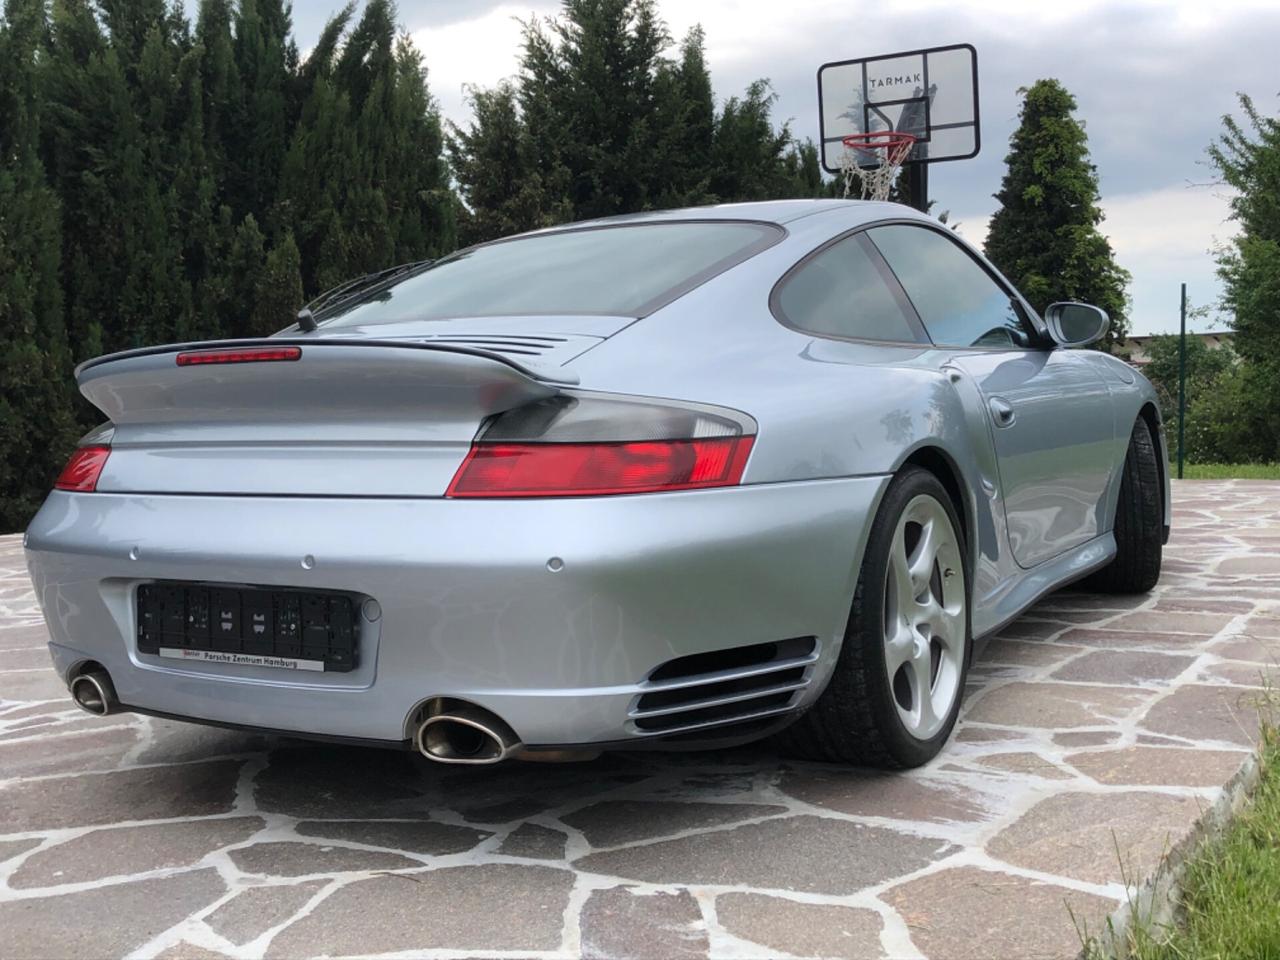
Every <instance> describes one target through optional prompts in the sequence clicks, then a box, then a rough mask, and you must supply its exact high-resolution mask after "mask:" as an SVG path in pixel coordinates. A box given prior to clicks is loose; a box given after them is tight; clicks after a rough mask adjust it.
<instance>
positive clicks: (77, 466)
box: [53, 447, 111, 493]
mask: <svg viewBox="0 0 1280 960" xmlns="http://www.w3.org/2000/svg"><path fill="white" fill-rule="evenodd" d="M110 454H111V448H110V447H81V448H80V449H78V450H77V451H76V452H75V453H73V454H72V455H71V459H70V460H68V461H67V465H66V466H65V467H63V468H62V472H61V473H60V474H58V479H57V480H55V481H54V482H53V485H54V487H56V488H57V489H59V490H74V491H75V492H76V493H93V491H94V490H95V489H97V486H98V477H99V476H101V475H102V468H103V467H105V466H106V465H107V457H108V456H110Z"/></svg>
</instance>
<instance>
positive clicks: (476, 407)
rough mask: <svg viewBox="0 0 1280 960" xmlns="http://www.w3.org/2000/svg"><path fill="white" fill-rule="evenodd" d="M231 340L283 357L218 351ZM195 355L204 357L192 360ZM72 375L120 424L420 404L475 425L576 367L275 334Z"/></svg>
mask: <svg viewBox="0 0 1280 960" xmlns="http://www.w3.org/2000/svg"><path fill="white" fill-rule="evenodd" d="M237 352H239V354H240V355H241V357H243V354H245V353H246V352H247V353H249V354H255V353H262V354H263V357H264V359H267V358H268V355H275V359H276V360H277V361H278V360H284V361H285V362H232V359H226V360H219V359H218V357H217V355H219V354H222V355H225V354H231V355H233V358H234V356H235V355H236V354H237ZM284 355H287V356H284ZM192 356H194V357H195V359H196V360H199V361H203V362H198V363H190V364H189V361H190V359H191V357H192ZM209 360H213V361H214V362H207V361H209ZM188 364H189V365H188ZM76 381H77V383H78V384H79V387H80V392H81V393H83V394H84V396H85V397H86V398H87V399H88V400H89V401H90V402H91V403H92V404H93V405H94V406H96V407H97V408H98V409H99V410H101V411H102V412H103V413H104V414H106V415H107V417H108V418H109V419H110V420H111V421H112V422H113V423H115V424H116V425H117V427H122V426H126V425H128V424H136V425H138V426H139V427H141V426H143V425H161V424H175V423H183V424H188V425H191V426H192V427H197V428H209V427H213V426H215V425H217V424H228V425H229V424H238V425H241V426H242V427H244V428H249V429H250V430H252V428H253V427H254V426H259V427H262V426H266V425H267V424H276V425H277V426H278V427H280V428H282V429H284V430H285V432H289V433H292V432H293V431H292V429H291V428H295V427H299V426H301V425H303V424H306V423H318V422H322V423H329V424H333V425H335V426H337V425H342V424H345V425H348V426H354V425H355V424H357V423H362V422H363V423H366V424H369V423H380V424H390V423H395V422H401V423H404V424H405V425H407V422H408V421H412V420H415V419H420V418H422V417H423V416H424V415H425V414H428V413H429V414H430V416H431V418H432V420H434V421H435V422H436V423H440V422H441V421H458V422H465V423H470V424H472V425H473V428H474V425H475V424H476V423H478V422H479V421H480V420H482V419H483V418H484V417H487V416H490V415H492V414H495V413H501V412H503V411H504V410H509V409H511V408H513V407H516V406H519V405H521V404H524V403H529V402H532V401H535V400H541V399H544V398H546V397H549V396H554V395H555V394H557V393H559V392H560V389H561V387H562V386H568V385H570V384H573V383H576V382H577V377H576V375H574V374H573V373H572V372H571V371H568V370H565V369H563V368H547V367H540V366H537V365H536V364H534V363H529V362H526V361H525V359H524V358H516V357H511V356H504V355H503V354H501V353H498V352H496V351H490V350H487V349H485V348H483V347H477V346H471V345H463V344H455V343H435V342H427V343H421V342H406V341H403V340H342V339H323V340H322V339H314V338H313V339H307V338H296V339H289V338H283V337H282V338H275V337H272V338H269V339H268V338H262V339H255V340H218V341H207V342H200V343H182V344H171V345H167V346H160V347H145V348H142V349H140V350H129V351H125V352H123V353H114V354H109V355H107V356H104V357H99V358H97V359H95V360H89V361H87V362H86V363H82V364H81V365H80V366H79V367H77V368H76ZM334 433H335V434H337V435H342V434H346V433H348V430H345V429H337V430H335V431H334Z"/></svg>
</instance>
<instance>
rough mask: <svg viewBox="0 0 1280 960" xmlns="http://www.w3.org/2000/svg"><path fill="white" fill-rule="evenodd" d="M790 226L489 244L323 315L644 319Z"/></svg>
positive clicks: (636, 230)
mask: <svg viewBox="0 0 1280 960" xmlns="http://www.w3.org/2000/svg"><path fill="white" fill-rule="evenodd" d="M782 236H783V231H782V230H781V228H779V227H776V226H773V225H771V224H765V223H756V222H748V221H741V220H716V221H705V220H704V221H688V220H686V221H672V222H663V223H643V224H641V223H635V224H626V225H621V226H609V227H594V228H586V229H580V230H566V231H559V232H554V233H542V234H533V235H530V236H526V237H517V238H516V239H513V240H502V241H498V242H496V243H488V244H482V245H480V246H476V247H470V248H468V249H466V250H462V251H459V252H458V253H456V254H454V255H452V256H449V257H446V258H445V259H443V260H437V261H436V262H435V263H433V264H431V265H430V266H427V267H423V268H422V269H421V270H417V271H414V272H413V273H412V274H411V275H410V276H408V277H406V278H404V279H397V280H396V281H394V282H392V283H390V284H387V285H384V286H380V287H379V286H375V287H373V288H371V289H370V290H368V291H362V292H361V293H359V294H357V295H356V296H354V297H352V298H351V299H348V300H343V301H340V302H339V303H337V304H335V305H334V306H332V307H330V308H328V309H324V310H321V311H317V312H318V313H319V314H321V316H320V317H319V319H320V320H321V323H322V325H323V326H324V327H352V326H364V325H366V324H377V323H395V322H398V321H404V320H439V319H444V318H448V317H475V316H525V315H538V314H542V315H546V314H593V315H607V316H632V317H642V316H645V315H646V314H648V313H652V312H653V311H654V310H656V309H657V308H658V307H660V306H662V305H663V304H665V303H669V302H670V301H672V300H674V299H675V298H676V297H678V296H680V295H681V294H683V293H686V292H687V291H689V290H691V289H692V288H693V287H695V286H697V285H698V284H700V283H702V282H703V281H705V280H707V279H709V278H711V277H713V276H715V275H716V274H717V273H720V272H721V271H723V270H726V269H728V268H729V267H731V266H733V265H734V264H736V263H740V262H742V261H743V260H745V259H747V258H748V257H750V256H752V255H754V254H756V253H758V252H759V251H761V250H763V249H765V248H766V247H768V246H771V245H772V244H774V243H776V242H777V241H778V240H779V239H781V237H782Z"/></svg>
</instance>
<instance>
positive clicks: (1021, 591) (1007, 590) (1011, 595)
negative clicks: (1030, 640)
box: [973, 532, 1116, 640]
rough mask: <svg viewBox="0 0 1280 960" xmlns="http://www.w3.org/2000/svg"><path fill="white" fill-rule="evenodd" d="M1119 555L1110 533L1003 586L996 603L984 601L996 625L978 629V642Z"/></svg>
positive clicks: (1059, 556)
mask: <svg viewBox="0 0 1280 960" xmlns="http://www.w3.org/2000/svg"><path fill="white" fill-rule="evenodd" d="M1115 555H1116V538H1115V534H1114V533H1111V532H1107V533H1104V534H1103V535H1102V536H1100V537H1094V539H1092V540H1090V541H1088V542H1087V543H1082V544H1080V546H1078V547H1074V548H1072V549H1071V550H1068V551H1067V552H1066V553H1063V554H1059V555H1058V556H1056V557H1054V558H1053V559H1052V560H1046V561H1044V563H1041V564H1040V565H1039V566H1036V567H1033V568H1032V569H1030V570H1028V571H1027V572H1026V573H1025V574H1022V575H1020V576H1018V577H1015V578H1013V579H1012V580H1011V581H1006V582H1005V584H1002V588H1003V592H1000V593H998V595H997V596H996V597H995V599H994V600H993V599H992V598H991V597H990V596H988V597H987V598H986V599H985V600H984V601H983V606H984V607H986V608H987V609H988V610H991V611H992V613H991V618H990V619H991V621H992V622H990V623H989V624H983V625H982V627H981V628H979V627H978V626H977V625H975V626H974V631H973V633H974V639H975V640H981V639H983V638H984V637H987V636H989V635H990V634H993V633H995V632H996V631H997V630H1000V629H1002V628H1004V627H1006V626H1008V625H1009V624H1010V623H1012V622H1013V621H1014V620H1016V619H1018V617H1020V616H1022V614H1023V613H1024V612H1025V611H1026V610H1027V608H1028V607H1030V606H1032V605H1033V604H1034V603H1035V602H1036V601H1037V600H1039V599H1040V598H1041V597H1043V596H1045V594H1048V593H1052V592H1053V591H1055V590H1059V589H1061V588H1062V587H1065V586H1067V585H1068V584H1071V583H1075V582H1076V581H1077V580H1080V579H1081V578H1083V577H1087V576H1088V575H1089V574H1091V573H1093V572H1094V571H1095V570H1099V569H1101V568H1102V567H1105V566H1106V565H1107V564H1108V563H1110V562H1111V560H1112V558H1113V557H1115ZM975 607H976V604H975ZM992 608H994V609H992ZM975 612H976V610H975ZM984 619H987V618H985V617H984Z"/></svg>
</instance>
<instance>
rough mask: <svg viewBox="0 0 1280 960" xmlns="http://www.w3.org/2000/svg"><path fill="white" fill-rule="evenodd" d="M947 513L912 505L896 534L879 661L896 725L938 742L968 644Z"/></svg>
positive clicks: (920, 499) (929, 504) (931, 504)
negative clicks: (882, 664) (895, 710)
mask: <svg viewBox="0 0 1280 960" xmlns="http://www.w3.org/2000/svg"><path fill="white" fill-rule="evenodd" d="M961 562H962V561H961V554H960V544H959V538H958V537H957V536H956V532H955V528H954V527H953V526H952V525H951V518H950V517H949V516H948V515H947V511H946V509H945V508H944V507H943V506H942V504H941V503H939V502H938V501H937V500H936V499H934V498H933V497H931V496H929V495H927V494H921V495H920V496H917V497H913V498H912V500H911V502H910V503H908V504H907V507H906V509H905V510H903V511H902V516H900V517H899V518H898V525H897V528H896V529H895V530H894V532H893V544H892V546H891V547H890V549H889V570H888V576H887V577H886V578H885V591H884V660H885V668H886V669H887V670H888V673H889V688H890V690H891V691H892V693H893V699H894V703H895V704H896V706H897V708H898V717H899V718H900V719H901V720H902V724H903V726H905V727H906V728H907V732H908V733H910V734H911V735H912V736H913V737H915V738H916V739H919V740H928V739H930V738H931V737H933V736H935V735H936V734H937V733H938V731H939V730H941V729H942V727H943V725H944V724H945V723H946V720H947V715H948V714H949V713H950V712H951V708H952V706H953V705H954V704H955V701H956V698H957V697H958V696H959V695H960V678H961V676H962V675H963V669H962V667H963V664H964V656H965V646H966V643H967V641H968V638H967V636H966V634H967V632H968V631H967V629H966V621H967V618H966V617H965V603H966V602H967V597H966V596H965V584H964V568H963V567H962V566H961Z"/></svg>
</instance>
